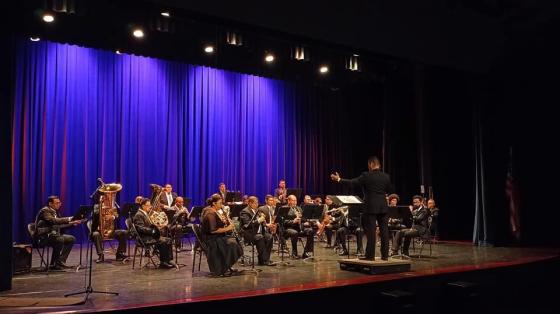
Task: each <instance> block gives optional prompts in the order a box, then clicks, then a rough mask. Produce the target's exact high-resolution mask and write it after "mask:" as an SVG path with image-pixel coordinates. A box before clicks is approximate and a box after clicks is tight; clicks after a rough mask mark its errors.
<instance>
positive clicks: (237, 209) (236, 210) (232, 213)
mask: <svg viewBox="0 0 560 314" xmlns="http://www.w3.org/2000/svg"><path fill="white" fill-rule="evenodd" d="M247 206H249V205H247V204H233V205H229V218H231V219H233V218H238V219H239V214H240V213H241V211H242V210H243V208H245V207H247Z"/></svg>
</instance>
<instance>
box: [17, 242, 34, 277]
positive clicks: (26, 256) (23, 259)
mask: <svg viewBox="0 0 560 314" xmlns="http://www.w3.org/2000/svg"><path fill="white" fill-rule="evenodd" d="M12 253H13V254H12V259H13V260H12V273H13V274H14V275H15V274H23V273H29V272H30V271H31V254H32V253H33V247H32V246H31V245H29V244H14V246H13V249H12Z"/></svg>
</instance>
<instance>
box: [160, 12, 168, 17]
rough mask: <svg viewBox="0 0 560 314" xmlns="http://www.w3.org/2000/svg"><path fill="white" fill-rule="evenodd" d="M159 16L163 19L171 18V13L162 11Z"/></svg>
mask: <svg viewBox="0 0 560 314" xmlns="http://www.w3.org/2000/svg"><path fill="white" fill-rule="evenodd" d="M160 14H161V16H165V17H171V13H169V11H162V12H161V13H160Z"/></svg>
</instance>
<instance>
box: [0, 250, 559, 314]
mask: <svg viewBox="0 0 560 314" xmlns="http://www.w3.org/2000/svg"><path fill="white" fill-rule="evenodd" d="M323 246H324V243H322V242H319V243H316V245H315V255H316V258H315V260H314V261H302V260H290V259H289V258H287V257H286V258H285V259H284V260H285V261H289V262H290V263H291V265H289V266H273V267H270V266H259V267H257V268H259V269H262V272H260V273H258V274H257V275H255V274H252V273H245V274H241V275H238V276H232V277H225V278H209V277H207V274H208V267H207V264H206V261H205V258H204V257H203V259H202V268H201V271H200V272H198V271H196V270H195V273H194V274H192V273H191V265H192V254H191V253H190V252H181V253H179V262H180V263H184V264H186V267H183V268H181V269H179V270H175V269H171V270H166V269H147V268H144V269H142V270H141V269H138V268H136V269H134V270H132V262H130V263H128V264H122V263H112V262H111V260H112V259H113V258H114V255H112V254H110V253H108V254H106V262H105V263H103V264H95V263H94V267H93V281H92V282H93V288H94V289H95V290H101V291H115V292H118V293H119V294H120V295H119V296H108V295H102V294H92V295H91V296H90V299H89V300H88V301H87V302H86V303H85V304H83V305H77V306H65V307H52V308H41V309H38V308H30V307H28V308H21V307H19V308H18V307H0V312H10V313H23V312H37V311H39V310H40V311H41V312H49V311H69V310H73V311H76V310H78V311H79V310H85V311H97V310H109V309H130V308H137V307H144V306H154V305H159V304H173V303H186V302H199V301H212V300H224V299H228V298H238V297H248V296H257V295H266V294H276V293H285V292H297V291H303V290H311V289H321V288H328V287H334V286H344V285H356V284H364V283H372V282H383V281H391V280H398V279H402V278H410V277H418V276H429V275H437V274H445V273H455V272H464V271H470V270H480V269H486V268H495V267H503V266H510V265H518V264H524V263H530V262H535V261H539V260H545V259H549V258H552V257H556V256H558V250H556V249H542V248H505V247H497V248H493V247H475V246H472V245H471V244H470V243H460V242H440V243H438V244H436V245H433V252H432V255H431V256H428V254H429V250H428V249H427V247H425V248H424V251H423V257H422V258H412V268H411V271H409V272H403V273H395V274H385V275H367V274H363V273H359V272H353V271H343V270H340V268H339V264H338V262H337V261H338V260H339V259H340V258H345V257H339V256H338V255H336V254H335V253H334V251H333V250H332V249H327V248H324V247H323ZM353 246H355V244H353ZM378 252H379V247H378V248H377V253H378ZM246 254H250V248H249V249H248V248H246ZM84 257H85V246H84ZM94 257H95V256H94ZM272 259H273V260H274V261H280V257H279V256H278V255H276V253H273V255H272ZM78 260H79V245H75V246H74V250H73V252H72V253H71V255H70V258H69V261H68V264H70V265H74V264H77V263H78ZM137 262H138V260H137ZM33 265H34V266H38V265H39V259H38V256H37V254H36V253H35V252H34V254H33ZM137 266H138V265H137ZM236 268H238V269H240V270H241V269H245V267H243V266H239V265H238V266H236ZM86 274H87V269H81V270H79V271H78V272H76V271H75V270H68V271H66V272H64V273H50V274H48V275H46V274H44V273H39V272H33V273H31V274H23V275H16V276H15V277H14V280H13V289H12V290H10V291H4V292H1V293H0V298H2V297H27V298H29V297H61V296H63V295H64V294H65V293H67V292H72V291H79V290H81V289H83V287H84V282H85V275H86Z"/></svg>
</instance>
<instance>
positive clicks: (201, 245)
mask: <svg viewBox="0 0 560 314" xmlns="http://www.w3.org/2000/svg"><path fill="white" fill-rule="evenodd" d="M192 230H193V233H194V236H195V238H196V242H195V244H194V247H193V250H192V251H193V261H192V271H191V272H192V273H194V267H195V264H196V255H197V254H198V271H200V263H201V262H202V254H204V255H206V256H208V246H207V245H206V243H205V242H204V240H202V228H201V227H200V225H198V224H193V225H192Z"/></svg>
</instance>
